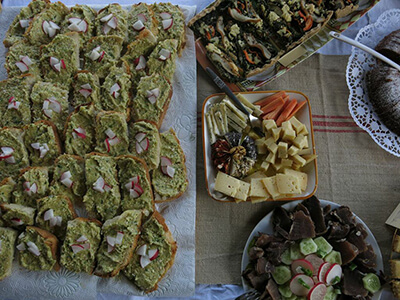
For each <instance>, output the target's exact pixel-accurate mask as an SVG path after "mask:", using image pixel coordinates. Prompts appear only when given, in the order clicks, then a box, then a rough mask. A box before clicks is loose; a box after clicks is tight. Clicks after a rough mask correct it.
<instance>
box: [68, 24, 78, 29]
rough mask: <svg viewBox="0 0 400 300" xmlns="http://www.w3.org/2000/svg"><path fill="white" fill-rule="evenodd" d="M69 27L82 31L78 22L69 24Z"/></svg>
mask: <svg viewBox="0 0 400 300" xmlns="http://www.w3.org/2000/svg"><path fill="white" fill-rule="evenodd" d="M68 29H69V30H71V31H80V28H79V26H78V24H77V23H72V24H70V25H68Z"/></svg>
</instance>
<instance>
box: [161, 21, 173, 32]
mask: <svg viewBox="0 0 400 300" xmlns="http://www.w3.org/2000/svg"><path fill="white" fill-rule="evenodd" d="M172 24H174V20H173V19H167V20H162V26H163V28H164V30H168V29H170V28H171V27H172Z"/></svg>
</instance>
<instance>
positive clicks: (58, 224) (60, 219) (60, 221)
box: [56, 216, 62, 226]
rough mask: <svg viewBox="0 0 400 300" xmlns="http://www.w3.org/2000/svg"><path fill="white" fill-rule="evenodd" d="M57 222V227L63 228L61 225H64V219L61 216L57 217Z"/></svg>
mask: <svg viewBox="0 0 400 300" xmlns="http://www.w3.org/2000/svg"><path fill="white" fill-rule="evenodd" d="M56 220H57V223H56V225H57V226H61V225H62V217H61V216H57V217H56Z"/></svg>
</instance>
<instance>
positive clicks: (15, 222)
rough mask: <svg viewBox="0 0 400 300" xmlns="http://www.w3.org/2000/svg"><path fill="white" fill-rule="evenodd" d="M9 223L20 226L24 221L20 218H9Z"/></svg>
mask: <svg viewBox="0 0 400 300" xmlns="http://www.w3.org/2000/svg"><path fill="white" fill-rule="evenodd" d="M11 223H12V224H13V225H14V226H20V225H23V224H24V221H22V220H21V219H19V218H12V219H11Z"/></svg>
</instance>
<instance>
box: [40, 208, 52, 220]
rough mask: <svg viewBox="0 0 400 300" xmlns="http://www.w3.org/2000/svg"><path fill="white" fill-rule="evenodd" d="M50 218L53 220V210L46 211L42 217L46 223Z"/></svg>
mask: <svg viewBox="0 0 400 300" xmlns="http://www.w3.org/2000/svg"><path fill="white" fill-rule="evenodd" d="M51 218H54V210H52V209H48V210H46V212H45V213H44V215H43V220H45V221H48V220H50V219H51Z"/></svg>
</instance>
